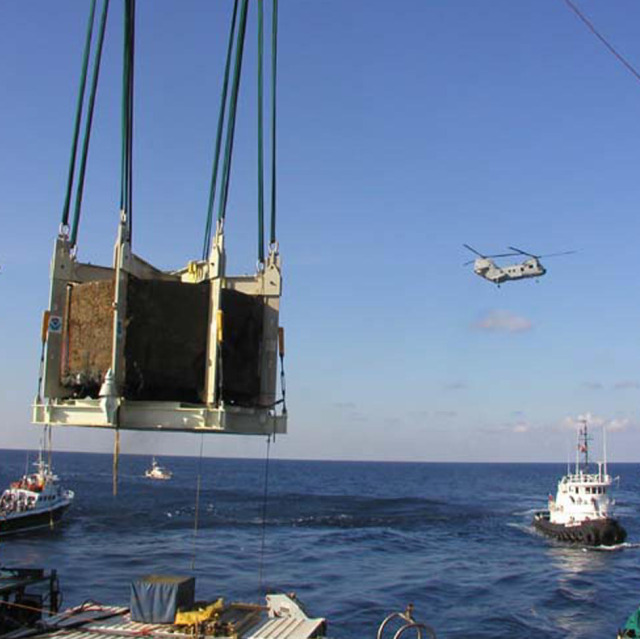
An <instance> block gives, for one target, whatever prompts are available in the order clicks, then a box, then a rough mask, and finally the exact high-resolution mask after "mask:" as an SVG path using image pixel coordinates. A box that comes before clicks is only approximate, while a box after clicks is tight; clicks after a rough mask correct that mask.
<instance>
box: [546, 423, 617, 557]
mask: <svg viewBox="0 0 640 639" xmlns="http://www.w3.org/2000/svg"><path fill="white" fill-rule="evenodd" d="M581 423H582V426H581V427H580V429H579V431H578V448H577V452H576V465H575V472H573V473H571V472H570V471H569V469H567V474H566V475H565V476H564V477H563V478H562V479H561V480H560V481H559V482H558V492H557V495H556V498H555V499H554V498H553V496H552V495H549V510H544V511H540V512H537V513H535V515H534V518H533V525H534V527H535V528H536V529H537V530H539V531H540V532H542V533H544V534H546V535H549V536H551V537H555V538H556V539H559V540H561V541H569V542H574V543H579V544H584V545H586V546H614V545H616V544H621V543H622V542H623V541H624V540H625V539H626V537H627V533H626V531H625V529H624V528H623V527H622V526H621V525H620V524H619V523H618V522H617V520H615V519H613V518H612V514H613V506H614V505H615V501H614V500H613V499H612V498H611V497H610V496H609V491H610V489H611V485H612V484H613V479H612V477H611V475H609V474H608V473H607V462H606V455H605V461H604V462H598V471H597V472H596V473H591V472H589V441H590V437H589V436H588V432H587V422H586V420H582V422H581Z"/></svg>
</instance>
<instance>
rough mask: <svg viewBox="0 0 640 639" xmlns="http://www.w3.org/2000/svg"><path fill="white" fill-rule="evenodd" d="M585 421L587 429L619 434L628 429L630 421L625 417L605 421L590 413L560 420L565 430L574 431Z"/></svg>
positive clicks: (603, 418) (605, 419)
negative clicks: (600, 429)
mask: <svg viewBox="0 0 640 639" xmlns="http://www.w3.org/2000/svg"><path fill="white" fill-rule="evenodd" d="M584 421H586V422H587V426H588V427H589V428H606V429H607V430H608V431H612V432H616V431H617V432H619V431H622V430H626V429H627V428H629V427H630V426H631V425H632V424H631V420H630V419H629V418H627V417H614V418H613V419H607V418H605V417H600V416H599V415H593V414H592V413H584V414H583V415H578V416H577V417H565V418H564V419H563V420H562V425H563V427H565V428H570V429H572V430H573V429H575V428H577V427H578V426H579V425H581V424H582V422H584Z"/></svg>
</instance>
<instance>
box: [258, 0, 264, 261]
mask: <svg viewBox="0 0 640 639" xmlns="http://www.w3.org/2000/svg"><path fill="white" fill-rule="evenodd" d="M263 56H264V2H263V0H258V264H264V141H263V137H264V136H263V119H264V117H263V107H264V98H263V92H264V91H263V85H264V81H263V72H262V69H263V66H264V65H263V63H262V58H263Z"/></svg>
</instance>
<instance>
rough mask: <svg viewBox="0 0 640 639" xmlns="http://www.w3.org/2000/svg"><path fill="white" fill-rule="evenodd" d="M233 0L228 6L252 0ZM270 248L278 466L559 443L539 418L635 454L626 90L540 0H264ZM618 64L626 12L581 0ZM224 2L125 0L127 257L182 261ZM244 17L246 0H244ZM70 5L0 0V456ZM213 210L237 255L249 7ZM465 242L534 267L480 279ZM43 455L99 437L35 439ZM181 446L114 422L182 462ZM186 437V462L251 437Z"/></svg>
mask: <svg viewBox="0 0 640 639" xmlns="http://www.w3.org/2000/svg"><path fill="white" fill-rule="evenodd" d="M252 5H253V3H252ZM280 5H281V9H280V18H281V20H280V49H279V131H278V144H279V147H278V151H279V164H278V171H279V174H278V175H279V190H278V206H279V218H278V224H279V241H280V247H281V253H282V257H283V261H284V277H285V289H284V298H283V304H282V322H283V324H284V325H285V327H286V331H287V351H288V352H287V359H286V371H287V380H288V388H287V390H288V396H289V409H290V432H289V434H288V435H287V436H286V437H282V438H279V440H278V445H277V448H276V454H278V455H279V456H282V457H300V458H305V457H314V458H333V459H398V460H404V459H406V460H417V461H439V460H460V461H494V460H495V461H527V460H531V461H537V460H541V461H552V460H560V461H562V460H565V459H566V456H567V450H568V448H569V447H570V445H571V442H572V438H573V434H572V431H571V429H570V428H568V427H567V422H566V419H567V418H568V417H575V416H577V415H580V414H584V413H587V412H588V413H591V414H592V415H593V420H594V423H601V422H604V423H609V424H610V425H611V426H612V430H615V431H616V432H615V434H612V436H611V437H610V438H609V440H610V441H609V448H610V453H611V457H612V458H613V459H617V460H619V461H635V459H636V454H635V452H634V451H635V450H637V449H638V447H639V445H640V416H639V415H638V400H639V399H640V397H639V396H640V347H639V341H638V333H639V331H640V305H639V304H638V301H637V294H638V277H637V268H636V264H637V261H638V254H639V251H638V246H639V240H638V238H640V222H639V216H638V211H639V209H640V182H639V180H638V175H639V174H640V153H639V152H638V149H639V148H640V145H639V142H640V119H639V118H638V114H639V113H640V84H639V83H638V82H637V80H635V78H634V77H633V76H632V75H631V74H630V73H629V72H628V71H627V70H626V69H625V68H624V67H623V66H622V65H620V64H619V63H618V62H617V61H616V60H615V59H614V58H613V56H612V55H611V54H610V53H608V52H607V51H606V49H605V48H604V47H603V46H602V44H601V43H600V42H598V40H596V38H595V37H594V36H593V35H592V34H590V33H589V32H588V30H587V29H586V28H585V26H584V25H583V24H582V23H581V22H580V21H579V20H578V19H577V17H576V16H575V15H574V14H573V13H572V12H571V11H570V10H569V9H568V8H567V6H566V5H565V3H564V2H562V0H518V1H514V0H491V1H489V0H485V1H484V2H480V1H478V0H448V1H447V2H444V1H442V0H437V1H436V0H432V1H424V0H420V1H418V0H404V1H402V2H388V1H384V2H383V1H382V0H370V1H368V2H359V1H355V0H354V1H353V2H344V0H340V1H339V0H317V1H315V2H311V1H307V0H281V3H280ZM579 6H580V7H581V9H582V10H583V11H584V12H585V13H586V14H587V15H588V16H589V17H590V18H591V19H592V20H593V22H594V23H595V24H596V25H597V26H598V29H599V30H600V31H601V32H602V33H603V34H605V35H606V36H607V37H608V38H609V39H610V40H611V42H612V43H613V44H614V45H615V46H616V47H617V48H618V49H619V50H620V51H621V52H623V53H624V55H625V56H626V57H627V58H628V59H629V60H631V61H632V62H633V63H636V64H638V65H640V45H639V44H638V42H639V40H638V24H640V6H639V5H638V3H637V2H633V1H631V0H613V1H612V2H608V3H602V2H597V1H596V0H581V1H580V3H579ZM230 8H231V3H230V2H222V1H220V2H205V1H197V0H188V1H182V2H177V1H176V0H154V1H153V2H151V1H150V0H146V1H145V0H140V1H139V2H138V22H137V33H136V37H137V42H136V46H137V59H136V103H135V117H136V130H135V142H134V156H135V158H134V165H135V175H134V206H135V228H134V248H135V250H136V252H137V253H138V254H140V255H141V256H143V257H144V258H145V259H148V260H149V261H151V262H152V263H154V264H156V265H158V266H160V267H167V268H174V267H179V266H181V265H184V264H185V263H186V262H187V261H188V260H190V259H194V258H197V257H199V254H200V250H201V244H202V237H203V229H204V215H205V209H206V199H207V195H208V180H209V177H208V174H209V171H210V164H211V158H212V147H213V138H214V134H215V126H216V117H217V108H218V96H219V90H220V83H221V75H222V70H223V63H224V59H223V57H224V50H225V47H226V32H227V28H228V27H227V24H228V19H229V16H230ZM253 10H255V7H253ZM87 12H88V2H83V1H80V0H75V1H72V0H61V1H59V2H56V3H46V2H33V3H24V2H5V3H2V5H0V59H1V60H3V62H2V64H0V88H1V90H0V100H1V104H2V108H1V111H0V113H1V116H0V176H2V178H1V180H0V184H1V192H0V220H2V222H3V225H4V232H3V233H2V234H1V236H0V264H1V266H2V274H1V275H0V357H1V360H0V361H1V364H0V445H1V446H2V447H26V446H33V445H35V443H36V442H37V438H38V431H37V429H35V428H34V427H33V426H30V425H29V405H30V403H31V401H32V399H33V396H34V395H35V388H36V381H37V368H38V358H39V343H38V342H39V330H40V329H39V326H40V317H41V312H42V310H43V309H44V308H45V306H46V304H47V297H48V284H49V282H48V265H49V260H50V257H51V249H52V245H53V240H54V237H55V234H56V232H57V229H58V224H59V219H60V211H61V207H62V202H63V195H64V185H65V176H66V170H67V162H68V155H69V150H70V143H71V133H72V124H73V113H74V105H75V100H76V91H77V85H78V76H79V71H80V63H81V53H82V46H83V35H84V28H85V21H86V17H87ZM121 25H122V20H121V2H118V1H117V0H112V7H111V13H110V16H109V24H108V27H107V40H106V44H105V52H104V59H103V68H102V75H101V82H100V88H99V92H98V99H97V107H96V114H95V124H94V130H93V136H92V146H91V150H90V158H89V168H88V174H87V183H86V190H85V205H84V208H83V222H82V226H81V228H80V237H79V247H80V258H81V259H82V260H87V261H92V262H101V263H109V262H110V259H111V250H112V245H113V241H114V238H115V231H116V221H117V211H118V199H119V195H118V194H119V182H118V170H119V100H120V95H119V91H120V64H121V37H122V36H121ZM238 117H239V120H238V130H237V141H236V154H235V161H234V167H233V176H232V183H231V196H230V203H229V209H228V222H227V240H228V243H227V248H228V252H229V262H230V268H231V269H232V270H233V271H235V272H251V271H252V270H253V268H254V264H255V260H256V255H257V252H256V248H255V235H256V222H255V218H256V177H255V174H256V168H255V154H256V149H255V141H256V125H255V15H253V14H252V15H251V16H250V24H249V44H248V50H247V55H246V58H245V68H244V76H243V85H242V88H241V98H240V110H239V116H238ZM464 242H466V243H469V244H471V245H473V246H475V247H476V248H478V249H479V250H481V251H486V252H502V251H503V250H504V249H505V248H506V247H507V246H508V245H515V246H521V247H523V248H525V249H526V250H530V251H533V252H534V253H548V252H555V251H562V250H570V249H575V250H577V251H578V252H577V253H576V254H574V255H571V256H566V257H558V258H551V259H549V260H548V262H546V263H545V264H546V266H547V268H548V269H549V272H548V274H547V275H546V276H545V277H544V278H542V279H541V280H540V281H539V282H538V283H536V282H535V281H524V282H519V283H512V284H506V285H504V286H503V287H502V288H500V289H497V288H496V287H494V286H492V285H490V284H489V283H488V282H485V281H483V280H481V279H480V278H478V277H477V276H475V275H474V274H473V272H472V271H471V270H470V268H469V267H468V268H463V267H462V263H463V262H464V261H466V260H467V259H469V258H470V257H471V256H470V255H469V254H468V253H467V252H466V251H465V250H464V249H463V248H462V243H464ZM54 442H55V443H56V445H57V446H58V447H59V448H61V449H81V450H110V448H111V445H112V443H111V435H110V434H104V433H96V432H94V431H84V430H80V429H72V430H62V431H61V430H57V431H56V432H55V434H54ZM198 446H199V442H198V441H196V438H195V437H190V436H180V437H178V436H171V435H165V436H163V437H160V438H158V437H157V436H153V437H152V436H149V435H140V434H136V435H128V436H127V437H125V441H124V450H125V451H129V452H149V453H157V454H162V453H169V452H176V451H178V452H181V453H184V454H195V453H196V452H197V450H198ZM263 450H264V443H263V442H262V441H261V440H254V439H247V438H245V439H242V438H238V437H226V436H225V437H211V438H209V439H207V442H206V452H207V454H211V455H215V454H221V455H224V454H232V455H253V454H262V453H263Z"/></svg>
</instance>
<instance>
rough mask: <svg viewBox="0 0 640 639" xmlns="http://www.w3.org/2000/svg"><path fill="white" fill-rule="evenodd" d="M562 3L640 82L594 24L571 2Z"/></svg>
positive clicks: (636, 73) (625, 60)
mask: <svg viewBox="0 0 640 639" xmlns="http://www.w3.org/2000/svg"><path fill="white" fill-rule="evenodd" d="M564 3H565V4H566V5H567V6H568V7H569V8H570V9H571V10H572V11H573V12H574V13H575V14H576V15H577V16H578V18H580V20H582V22H584V24H585V25H586V26H587V28H588V29H589V31H591V33H593V35H595V36H596V38H598V40H600V42H602V44H604V46H605V47H606V48H607V49H608V50H609V52H610V53H612V54H613V55H614V57H615V58H617V60H618V61H619V62H621V63H622V64H623V65H624V66H625V67H626V68H627V70H628V71H629V72H631V73H632V74H633V76H634V77H635V79H636V80H640V73H639V72H638V71H636V69H635V67H634V66H633V65H632V64H631V63H630V62H629V61H628V60H627V59H626V58H625V57H624V56H623V55H622V54H621V53H618V51H616V49H615V48H614V47H613V45H612V44H610V43H609V41H608V40H607V39H606V38H605V37H604V36H603V35H602V34H601V33H600V32H599V31H598V30H597V29H596V28H595V26H594V24H593V23H592V22H591V21H590V20H589V19H588V18H587V17H586V16H585V15H584V14H583V13H582V12H581V11H580V9H578V7H577V6H576V5H575V4H574V3H573V2H571V0H564Z"/></svg>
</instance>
